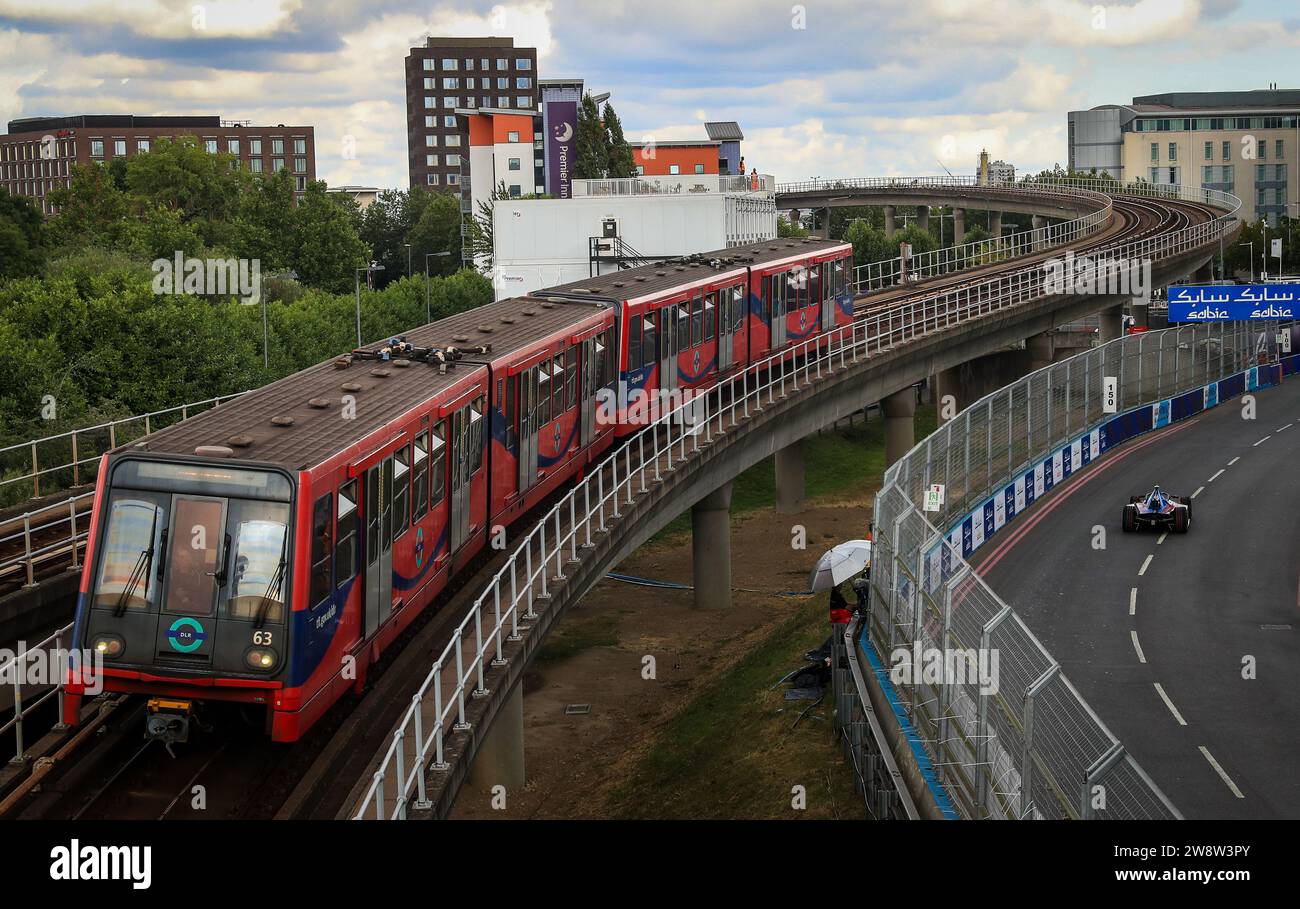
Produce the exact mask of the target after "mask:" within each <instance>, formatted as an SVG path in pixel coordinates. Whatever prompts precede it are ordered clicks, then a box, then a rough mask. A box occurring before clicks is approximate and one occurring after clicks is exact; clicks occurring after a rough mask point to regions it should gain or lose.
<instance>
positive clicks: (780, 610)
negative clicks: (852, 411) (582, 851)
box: [453, 494, 871, 819]
mask: <svg viewBox="0 0 1300 909" xmlns="http://www.w3.org/2000/svg"><path fill="white" fill-rule="evenodd" d="M870 504H871V497H870V495H869V494H868V495H866V497H865V498H861V497H857V498H849V499H844V500H841V501H837V502H835V503H834V504H827V505H822V506H819V507H812V508H808V509H806V510H805V511H804V512H803V513H801V514H798V515H777V514H776V513H775V511H774V510H773V509H771V508H765V509H759V510H757V511H753V512H750V513H748V514H745V515H742V516H740V517H734V518H733V521H732V538H731V552H732V585H733V597H732V599H733V603H732V607H731V609H729V610H717V611H701V610H696V609H694V608H693V607H692V591H690V590H680V589H662V588H654V587H645V586H637V585H633V584H629V583H626V582H620V581H615V580H611V579H606V580H604V581H602V582H601V583H600V584H599V585H598V586H597V587H596V588H595V589H594V590H593V591H592V592H591V593H590V594H588V595H587V597H586V598H585V599H584V600H583V602H582V603H581V604H580V605H579V606H578V607H576V608H575V609H574V610H573V611H572V612H570V613H569V615H567V616H566V617H565V619H564V620H563V622H562V623H561V625H560V626H559V627H558V628H557V629H556V631H555V632H553V633H552V636H551V640H550V641H548V644H547V646H546V648H545V649H544V650H543V652H542V653H541V654H540V655H539V659H538V660H537V662H536V663H535V664H534V667H533V669H532V670H531V671H530V672H529V674H528V675H527V676H526V677H525V680H524V685H525V687H524V692H525V696H524V724H525V766H526V777H527V784H526V786H525V788H524V790H523V791H522V792H514V793H507V795H506V807H505V809H504V810H494V809H493V808H492V807H491V805H490V796H489V793H488V792H487V791H486V788H480V787H479V786H476V785H474V784H473V783H474V781H472V780H471V782H470V783H467V784H466V785H465V787H464V788H463V789H462V791H461V794H460V797H459V799H458V801H457V803H456V807H455V810H454V812H453V817H456V818H465V819H470V818H480V819H485V818H496V819H522V818H602V817H610V816H614V815H619V814H626V813H627V810H626V809H627V806H626V805H622V806H620V805H616V804H615V799H614V798H613V794H614V790H615V788H616V787H618V786H619V784H620V783H622V782H623V781H625V780H626V779H628V778H629V777H630V776H631V775H632V774H633V773H634V771H635V770H636V769H637V766H638V763H639V762H640V761H642V760H643V759H644V758H645V756H646V755H647V753H648V752H649V751H650V750H651V749H652V748H653V747H654V745H655V742H656V739H657V737H658V736H659V735H660V734H661V733H662V732H663V731H664V729H665V726H666V725H667V724H669V723H670V722H671V720H672V718H673V717H674V716H675V715H676V714H678V713H679V712H680V711H682V710H683V708H685V707H686V706H687V705H689V704H690V703H691V701H692V700H693V699H694V698H695V697H697V696H698V695H699V694H700V693H701V691H702V690H704V689H705V688H707V687H708V686H709V685H711V684H713V683H715V682H717V681H718V680H719V679H722V678H723V677H724V676H726V674H727V673H728V671H729V670H730V669H731V668H732V667H734V666H735V665H736V663H737V662H738V661H739V660H740V659H741V658H742V657H744V656H745V655H746V654H747V653H748V652H749V651H751V650H752V648H754V647H755V646H756V645H757V644H759V643H760V642H764V641H766V639H767V638H768V637H769V636H770V635H772V633H773V630H774V629H776V628H777V627H780V626H781V625H782V623H783V622H786V620H788V619H789V618H790V616H791V614H792V613H793V612H796V611H798V610H799V608H800V607H801V606H802V607H804V608H808V605H809V603H810V595H808V594H800V595H798V596H794V597H792V596H784V595H783V594H785V593H797V592H800V591H806V589H807V579H808V572H809V570H810V569H811V567H812V565H813V563H814V562H815V561H816V560H817V558H818V557H819V556H820V555H821V553H822V552H824V551H825V550H826V549H827V548H829V547H830V546H832V545H834V544H835V543H837V542H841V541H843V540H847V539H853V538H858V537H862V536H864V535H865V532H866V530H867V524H868V521H869V520H870ZM795 525H802V526H803V527H804V528H806V539H807V545H806V548H805V549H804V550H802V551H798V550H795V549H793V548H792V546H791V541H792V539H793V537H794V530H793V528H794V527H795ZM617 570H618V572H619V573H622V574H627V575H634V576H637V577H641V578H647V579H653V580H655V581H668V582H676V583H680V584H690V583H691V539H690V535H689V534H677V535H675V536H673V537H669V538H667V539H662V540H658V541H651V542H650V543H647V544H646V545H645V546H643V547H642V548H641V549H639V550H638V551H637V552H636V553H634V554H633V555H632V556H631V557H630V558H628V559H627V560H626V561H625V562H624V563H623V564H622V565H620V566H619V567H618V569H617ZM816 596H817V599H816V600H815V603H816V604H817V608H818V609H824V608H825V603H826V595H825V594H818V595H816ZM826 632H829V626H828V625H827V626H826ZM818 633H820V632H818ZM804 649H806V647H805V646H804V645H802V644H801V643H800V642H796V641H792V642H791V647H790V653H789V654H788V657H789V659H788V661H786V662H788V663H789V665H788V667H787V669H793V668H795V667H796V666H798V665H800V662H801V658H802V653H803V652H804ZM646 656H652V657H654V661H655V667H654V668H655V678H654V679H653V680H647V679H645V678H643V659H644V658H645V657H646ZM784 656H785V655H784V654H783V657H784ZM780 676H781V672H777V674H776V675H775V676H774V677H773V678H771V679H770V680H768V681H766V682H765V683H763V684H762V685H761V686H757V690H762V689H766V687H767V686H768V685H770V684H773V683H775V682H776V681H777V679H779V678H780ZM755 696H757V693H756V695H755ZM778 696H779V693H778V694H776V695H772V696H771V700H773V701H775V699H776V698H777V697H778ZM574 704H587V705H590V712H589V713H586V714H581V715H566V713H565V708H566V707H567V706H569V705H574ZM792 704H797V705H798V709H795V710H794V713H795V714H796V715H797V713H798V710H799V709H802V707H803V706H804V705H802V704H799V703H798V702H786V704H785V709H786V710H787V711H788V710H789V709H791V705H792ZM769 712H770V711H769ZM825 712H826V713H827V714H829V710H828V709H827V710H826V711H825ZM717 722H718V723H720V724H721V723H726V722H727V717H725V716H718V717H717ZM808 725H809V726H810V725H812V724H811V723H809V724H808ZM828 725H829V724H828V723H825V722H822V723H821V727H822V728H823V729H826V728H828ZM805 728H807V727H805ZM823 737H824V738H825V740H826V744H825V749H826V751H825V753H826V755H829V756H830V757H829V758H828V759H829V760H832V761H833V760H834V753H833V748H834V746H833V745H832V744H831V743H830V737H829V733H824V734H823ZM818 772H820V771H818ZM827 788H829V787H827ZM775 791H776V790H775V788H774V792H775ZM850 794H851V791H850ZM662 795H663V797H664V799H665V801H667V800H669V799H670V798H671V795H672V793H669V792H665V793H662ZM777 797H778V798H786V797H788V796H782V795H781V794H780V792H777ZM721 804H723V805H725V800H724V801H723V802H722V803H721ZM859 807H860V806H859ZM721 810H724V811H725V810H726V809H725V807H724V808H723V809H721ZM636 814H637V815H638V816H646V815H649V816H659V815H656V812H655V810H654V808H653V806H646V805H639V806H638V810H637V811H636ZM746 816H748V815H746ZM858 816H859V817H860V816H861V815H860V813H859V814H858Z"/></svg>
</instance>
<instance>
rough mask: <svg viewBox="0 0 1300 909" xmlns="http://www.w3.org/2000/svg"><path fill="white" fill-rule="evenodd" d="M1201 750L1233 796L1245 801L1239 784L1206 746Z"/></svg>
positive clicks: (1202, 746)
mask: <svg viewBox="0 0 1300 909" xmlns="http://www.w3.org/2000/svg"><path fill="white" fill-rule="evenodd" d="M1157 687H1159V686H1157ZM1200 748H1201V754H1203V755H1205V759H1206V760H1207V761H1209V762H1210V766H1211V767H1213V768H1214V772H1215V773H1217V774H1218V775H1219V777H1220V778H1221V779H1222V780H1223V781H1224V782H1225V783H1227V784H1228V788H1229V789H1231V790H1232V794H1233V795H1235V796H1236V797H1237V798H1239V799H1244V798H1245V796H1244V795H1242V794H1241V790H1240V789H1238V788H1237V784H1236V783H1234V782H1233V781H1232V777H1230V776H1228V774H1227V773H1226V772H1225V771H1224V769H1223V768H1222V767H1220V766H1219V762H1218V761H1216V760H1215V759H1214V755H1212V754H1210V749H1208V748H1206V747H1205V746H1204V745H1201V746H1200Z"/></svg>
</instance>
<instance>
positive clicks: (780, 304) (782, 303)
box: [771, 272, 786, 350]
mask: <svg viewBox="0 0 1300 909" xmlns="http://www.w3.org/2000/svg"><path fill="white" fill-rule="evenodd" d="M785 277H786V276H785V272H777V273H776V274H774V275H772V316H771V327H772V343H771V349H772V350H776V349H777V348H780V347H784V346H785V313H786V309H785V307H786V297H785V291H786V280H785Z"/></svg>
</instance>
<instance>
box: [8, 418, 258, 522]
mask: <svg viewBox="0 0 1300 909" xmlns="http://www.w3.org/2000/svg"><path fill="white" fill-rule="evenodd" d="M242 394H246V392H239V393H238V394H233V395H219V396H217V397H215V398H208V399H206V400H203V401H195V402H193V403H190V404H181V405H180V406H179V407H167V408H164V409H163V410H154V411H150V412H149V413H142V414H137V415H136V416H132V417H122V418H121V419H117V420H109V421H108V422H106V423H99V424H96V425H94V426H83V427H79V428H77V429H72V430H69V431H67V432H61V433H58V434H57V435H51V436H44V437H42V438H39V439H31V440H29V441H26V442H19V443H18V444H16V445H7V446H3V447H0V490H3V489H5V488H6V487H8V486H12V485H13V484H15V483H29V484H31V487H32V488H31V493H30V497H31V498H37V497H39V496H40V495H41V483H42V478H45V477H49V476H50V475H51V474H56V473H60V474H62V476H61V477H59V478H55V479H57V480H60V481H61V482H56V481H54V480H51V481H49V482H47V483H46V492H47V493H48V492H53V491H56V490H58V489H66V488H68V487H69V486H80V485H81V484H82V483H89V482H93V481H94V475H95V469H96V468H97V466H98V462H99V458H100V456H101V455H103V453H104V452H106V451H110V450H112V449H114V448H116V447H117V446H118V445H122V444H125V443H126V442H130V441H133V440H134V439H136V438H139V437H140V436H146V435H148V434H149V433H151V432H153V431H154V430H155V429H161V428H162V427H164V426H167V425H170V423H171V422H172V421H173V418H178V419H180V420H185V419H188V418H189V417H190V416H192V415H193V414H196V413H200V412H202V411H204V410H207V409H208V408H210V407H217V406H219V405H221V404H224V403H225V402H227V401H232V400H234V399H235V398H237V397H239V396H240V395H242ZM87 468H90V469H89V470H87Z"/></svg>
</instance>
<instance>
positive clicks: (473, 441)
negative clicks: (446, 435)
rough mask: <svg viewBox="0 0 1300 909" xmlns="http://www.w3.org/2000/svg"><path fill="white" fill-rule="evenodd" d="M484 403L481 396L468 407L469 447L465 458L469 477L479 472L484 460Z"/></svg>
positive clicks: (485, 424) (485, 425)
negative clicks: (467, 463)
mask: <svg viewBox="0 0 1300 909" xmlns="http://www.w3.org/2000/svg"><path fill="white" fill-rule="evenodd" d="M484 401H485V399H484V398H483V397H482V396H479V397H477V398H475V399H474V403H473V404H470V406H469V432H470V436H469V445H470V447H469V451H468V452H467V456H468V457H469V465H470V467H469V473H470V474H471V475H473V474H475V473H477V472H478V471H479V469H480V468H481V467H482V466H483V461H484V460H485V459H484V457H483V451H484V442H485V441H486V433H485V432H484V430H485V429H486V427H487V423H486V421H485V420H484V419H483V403H484Z"/></svg>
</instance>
